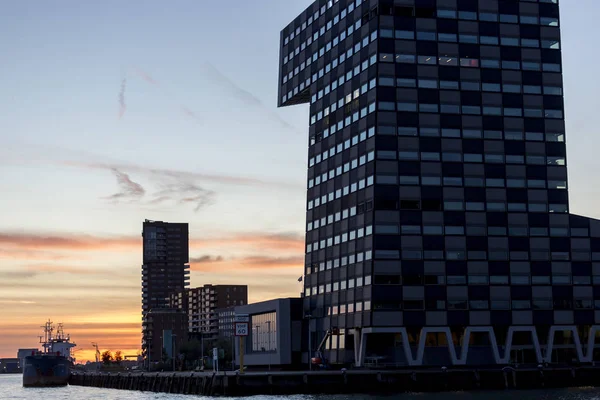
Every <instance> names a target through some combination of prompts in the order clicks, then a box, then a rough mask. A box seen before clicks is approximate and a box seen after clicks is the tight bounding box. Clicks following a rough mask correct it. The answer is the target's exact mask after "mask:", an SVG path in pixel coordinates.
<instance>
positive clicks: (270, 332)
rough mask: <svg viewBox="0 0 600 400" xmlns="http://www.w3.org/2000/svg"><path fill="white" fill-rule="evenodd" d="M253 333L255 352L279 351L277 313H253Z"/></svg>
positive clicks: (253, 348) (253, 349)
mask: <svg viewBox="0 0 600 400" xmlns="http://www.w3.org/2000/svg"><path fill="white" fill-rule="evenodd" d="M313 294H316V293H313ZM251 335H252V337H251V340H252V351H253V352H264V351H277V313H276V312H270V313H264V314H255V315H252V334H251Z"/></svg>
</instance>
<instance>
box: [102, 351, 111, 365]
mask: <svg viewBox="0 0 600 400" xmlns="http://www.w3.org/2000/svg"><path fill="white" fill-rule="evenodd" d="M101 357H102V362H103V363H104V364H106V365H108V364H110V363H111V361H112V360H113V355H112V353H111V352H110V350H106V351H104V352H103V353H102V356H101Z"/></svg>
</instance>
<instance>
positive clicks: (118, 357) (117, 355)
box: [115, 350, 123, 364]
mask: <svg viewBox="0 0 600 400" xmlns="http://www.w3.org/2000/svg"><path fill="white" fill-rule="evenodd" d="M121 361H123V353H122V352H121V350H117V351H115V362H116V363H117V364H121Z"/></svg>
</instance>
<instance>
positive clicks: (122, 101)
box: [119, 78, 127, 119]
mask: <svg viewBox="0 0 600 400" xmlns="http://www.w3.org/2000/svg"><path fill="white" fill-rule="evenodd" d="M126 87H127V78H123V80H122V81H121V91H120V92H119V119H121V118H123V115H124V114H125V110H127V105H126V104H125V88H126Z"/></svg>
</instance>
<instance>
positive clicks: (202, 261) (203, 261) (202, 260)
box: [190, 255, 223, 264]
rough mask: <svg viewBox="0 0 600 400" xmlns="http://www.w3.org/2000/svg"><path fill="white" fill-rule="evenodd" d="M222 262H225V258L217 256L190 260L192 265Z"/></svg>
mask: <svg viewBox="0 0 600 400" xmlns="http://www.w3.org/2000/svg"><path fill="white" fill-rule="evenodd" d="M221 261H223V256H216V257H215V256H209V255H203V256H198V257H191V258H190V263H191V264H206V263H213V262H221Z"/></svg>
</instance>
